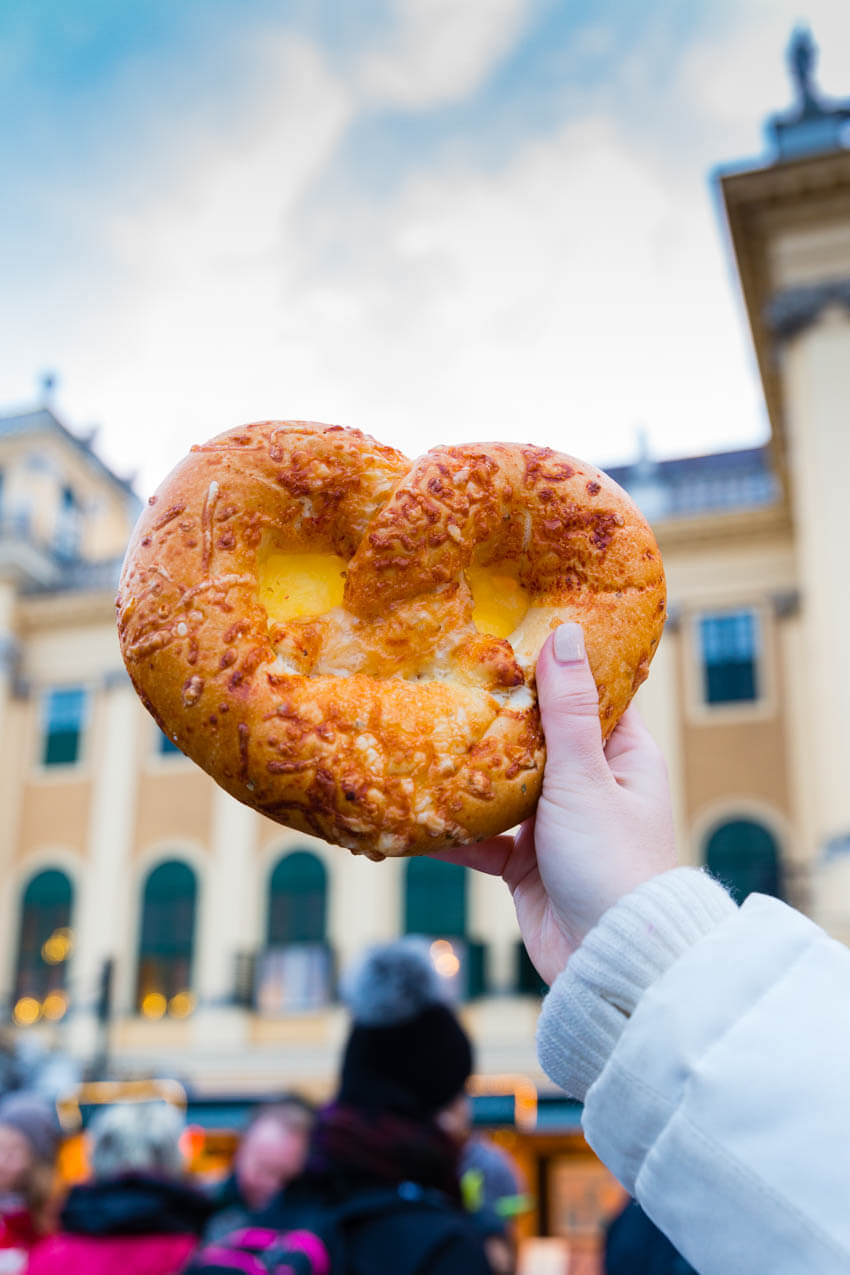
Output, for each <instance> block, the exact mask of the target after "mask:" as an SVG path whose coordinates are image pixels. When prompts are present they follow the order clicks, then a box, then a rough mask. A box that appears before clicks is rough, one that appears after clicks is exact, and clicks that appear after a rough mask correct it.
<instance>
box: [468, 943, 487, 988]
mask: <svg viewBox="0 0 850 1275" xmlns="http://www.w3.org/2000/svg"><path fill="white" fill-rule="evenodd" d="M486 994H487V947H486V944H484V943H479V942H478V941H477V940H470V942H469V943H467V945H466V998H467V1000H471V1001H474V1000H477V999H478V997H480V996H486Z"/></svg>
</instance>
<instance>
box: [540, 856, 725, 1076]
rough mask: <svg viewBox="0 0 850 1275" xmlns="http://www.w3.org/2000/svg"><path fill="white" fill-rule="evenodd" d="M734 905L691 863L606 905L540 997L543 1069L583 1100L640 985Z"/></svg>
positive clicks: (641, 990) (642, 987)
mask: <svg viewBox="0 0 850 1275" xmlns="http://www.w3.org/2000/svg"><path fill="white" fill-rule="evenodd" d="M736 910H737V909H736V905H735V904H734V902H733V901H732V899H731V898H730V897H729V895H728V894H727V893H726V891H725V890H724V889H723V887H722V886H721V885H720V884H719V883H718V882H717V881H715V880H714V879H713V878H712V877H710V876H709V875H708V874H707V873H706V872H703V871H700V870H699V869H696V868H674V869H673V870H672V871H670V872H665V873H663V874H662V875H660V876H657V877H653V878H652V879H651V880H649V881H646V882H644V884H643V885H640V886H638V887H637V889H635V890H632V892H631V893H630V894H627V895H625V896H624V897H623V898H622V899H620V900H619V902H617V903H616V904H615V905H614V906H613V907H612V908H609V909H608V911H607V912H606V913H605V914H604V916H603V917H602V918H601V919H600V921H599V922H598V924H597V925H596V926H595V927H594V928H593V929H592V930H591V931H590V933H589V934H588V935H587V936H586V938H585V940H584V942H583V943H582V945H581V947H579V948H578V950H577V951H576V952H575V953H574V954H573V955H572V957H571V958H570V960H569V962H568V964H567V967H566V969H565V970H564V971H563V972H562V973H561V974H560V975H559V976H558V978H557V979H556V981H555V983H554V984H553V985H552V988H551V990H550V992H549V994H548V996H547V997H546V999H545V1001H544V1003H543V1010H542V1013H541V1015H540V1021H539V1023H538V1027H537V1052H538V1056H539V1058H540V1063H541V1066H542V1067H543V1069H544V1071H545V1072H546V1073H547V1075H548V1076H549V1077H550V1078H551V1079H552V1080H554V1081H555V1083H556V1084H557V1085H560V1087H561V1088H562V1089H564V1090H565V1091H566V1092H567V1093H568V1094H570V1095H571V1096H572V1097H574V1098H579V1099H581V1100H582V1101H584V1097H585V1094H586V1093H587V1091H588V1089H589V1088H590V1086H591V1085H592V1084H593V1082H594V1081H595V1080H596V1078H597V1077H598V1076H599V1074H600V1073H601V1071H602V1069H603V1067H604V1066H605V1064H606V1062H607V1061H608V1058H609V1056H610V1054H611V1052H612V1050H613V1049H614V1046H615V1045H616V1043H617V1041H618V1040H619V1038H620V1034H621V1033H622V1031H623V1028H624V1027H625V1025H626V1022H627V1020H628V1018H629V1017H630V1015H631V1013H632V1011H633V1010H634V1008H635V1006H636V1005H637V1003H638V1001H639V1000H640V998H641V996H642V995H643V993H644V992H645V991H646V989H647V988H648V987H649V986H650V984H652V983H654V982H655V981H656V979H658V978H660V976H661V975H662V974H663V973H664V972H665V971H666V970H667V969H669V967H670V966H671V965H672V964H673V962H674V961H676V960H677V959H678V957H680V956H682V955H683V954H684V953H685V952H686V951H687V950H688V949H689V948H691V947H692V946H693V945H694V944H695V943H696V942H697V941H698V940H699V939H700V938H702V937H703V936H704V935H706V934H708V933H709V932H710V931H711V930H713V929H714V928H715V927H716V926H717V925H719V924H720V923H721V922H722V921H724V920H726V919H727V918H728V917H729V916H730V915H731V914H733V913H734V912H735V911H736Z"/></svg>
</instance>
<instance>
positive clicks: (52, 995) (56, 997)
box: [41, 992, 68, 1023]
mask: <svg viewBox="0 0 850 1275" xmlns="http://www.w3.org/2000/svg"><path fill="white" fill-rule="evenodd" d="M41 1012H42V1015H43V1016H44V1017H45V1018H46V1019H47V1020H48V1022H51V1023H58V1022H59V1020H60V1018H64V1017H65V1015H66V1014H67V1012H68V998H67V996H66V995H65V994H64V992H48V994H47V995H46V996H45V998H44V1004H43V1005H42V1007H41Z"/></svg>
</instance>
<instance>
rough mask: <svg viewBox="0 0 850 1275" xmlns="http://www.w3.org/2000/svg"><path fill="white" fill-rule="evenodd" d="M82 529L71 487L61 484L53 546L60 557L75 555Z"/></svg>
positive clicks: (79, 513) (77, 506) (72, 556)
mask: <svg viewBox="0 0 850 1275" xmlns="http://www.w3.org/2000/svg"><path fill="white" fill-rule="evenodd" d="M81 530H82V519H81V510H80V507H79V505H78V504H77V498H76V496H75V494H74V490H73V488H72V487H68V486H63V487H62V489H61V491H60V493H59V509H58V512H57V516H56V532H55V536H54V548H55V550H56V552H57V554H58V555H59V556H60V557H61V558H66V559H72V558H75V557H76V556H77V550H78V549H79V545H80V532H81Z"/></svg>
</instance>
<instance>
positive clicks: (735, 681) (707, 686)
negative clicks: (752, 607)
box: [699, 611, 759, 704]
mask: <svg viewBox="0 0 850 1275" xmlns="http://www.w3.org/2000/svg"><path fill="white" fill-rule="evenodd" d="M699 632H700V649H701V657H702V670H703V695H704V697H705V702H706V703H707V704H736V703H741V702H746V701H752V700H755V699H758V695H759V687H758V677H757V661H758V647H759V632H758V620H757V618H756V615H755V613H754V612H753V611H727V612H724V613H723V614H719V615H704V616H703V617H702V618H701V620H700V626H699Z"/></svg>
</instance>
